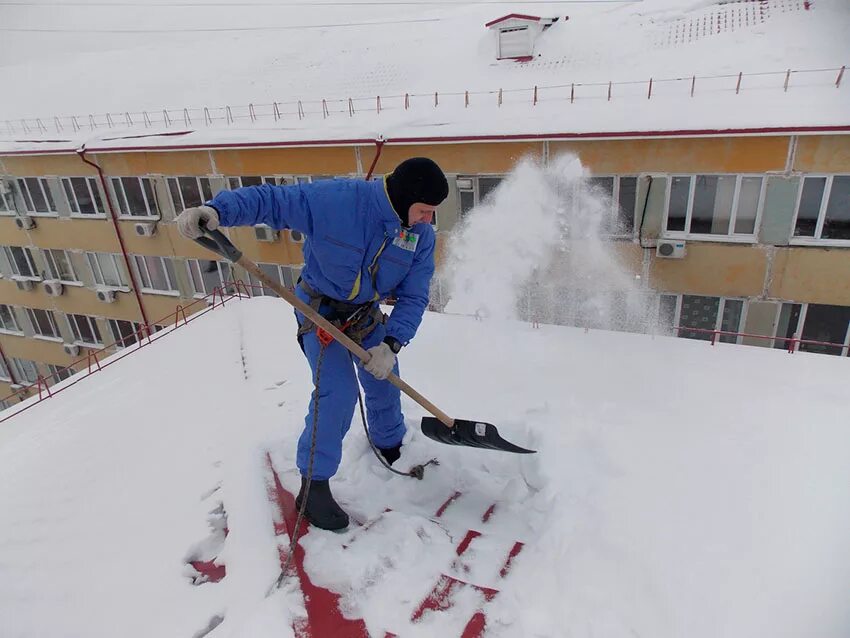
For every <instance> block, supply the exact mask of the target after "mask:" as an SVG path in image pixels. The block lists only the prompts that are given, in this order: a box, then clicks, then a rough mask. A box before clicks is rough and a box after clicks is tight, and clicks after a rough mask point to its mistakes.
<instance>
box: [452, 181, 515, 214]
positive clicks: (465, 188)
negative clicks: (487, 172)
mask: <svg viewBox="0 0 850 638" xmlns="http://www.w3.org/2000/svg"><path fill="white" fill-rule="evenodd" d="M502 179H504V178H502V177H499V176H486V177H483V176H475V175H468V176H464V177H458V178H457V190H458V195H459V197H460V216H461V217H463V216H464V215H466V214H467V213H468V212H469V211H471V210H472V209H473V208H475V207H476V206H478V205H479V204H481V203H482V202H483V201H484V200H485V199H486V198H487V196H488V195H489V194H490V193H492V192H493V191H494V190H495V189H496V187H497V186H498V185H499V184H501V183H502Z"/></svg>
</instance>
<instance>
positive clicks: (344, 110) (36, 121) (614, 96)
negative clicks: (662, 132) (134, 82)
mask: <svg viewBox="0 0 850 638" xmlns="http://www.w3.org/2000/svg"><path fill="white" fill-rule="evenodd" d="M845 67H846V65H843V66H841V67H835V68H824V69H784V70H778V71H765V72H751V73H744V72H743V71H742V72H739V73H730V74H721V75H697V74H693V75H690V76H683V77H663V76H662V77H649V78H643V79H639V80H624V81H613V80H608V81H603V82H570V83H560V84H537V85H533V86H528V87H524V88H511V89H502V88H497V89H489V90H464V91H457V90H453V91H439V90H436V91H434V92H433V93H430V92H429V93H403V94H392V95H374V96H368V97H362V96H361V97H331V98H311V99H297V98H292V99H289V100H283V101H279V102H278V101H275V102H270V103H250V104H243V105H224V106H212V107H209V106H203V107H188V106H184V107H163V108H161V109H156V110H150V111H144V110H143V111H139V110H136V111H129V110H127V111H122V112H111V113H100V114H93V113H89V114H85V115H49V116H40V117H32V116H27V117H24V118H20V119H14V120H9V119H7V120H4V125H3V126H2V127H0V133H2V134H3V135H5V136H8V137H17V136H20V135H39V136H44V135H53V134H67V133H72V134H74V133H80V132H82V131H83V130H86V131H89V132H94V131H108V130H112V129H120V130H127V129H173V128H176V129H184V128H189V127H192V128H198V127H205V128H209V127H216V126H225V127H228V126H234V125H237V124H239V125H242V124H249V125H251V124H254V123H257V122H260V123H263V124H268V123H274V122H279V121H283V120H288V121H291V120H299V121H301V120H305V119H308V118H319V117H321V118H322V119H328V118H332V117H340V116H341V117H349V118H354V117H356V116H357V115H358V114H366V113H368V114H371V115H380V114H381V113H382V112H384V111H408V110H419V111H421V110H424V109H439V108H447V107H451V108H459V107H461V106H462V107H463V108H464V109H475V108H476V107H481V106H489V107H496V108H500V107H501V106H502V105H504V104H512V105H523V104H524V105H527V106H530V107H535V106H537V105H538V104H541V103H544V102H545V103H548V104H558V103H561V104H564V105H568V104H575V103H576V102H583V101H589V100H604V101H608V102H610V101H614V100H618V99H621V98H625V97H629V98H632V99H634V98H644V97H645V99H647V100H652V99H653V98H656V99H657V98H658V97H659V96H661V95H663V96H664V97H671V96H677V97H689V98H695V97H697V96H699V95H705V94H708V93H730V94H731V92H732V91H734V93H735V95H740V94H741V93H746V92H748V91H763V90H765V89H776V90H779V89H780V88H781V89H782V92H783V93H788V92H791V91H800V90H805V89H809V88H812V87H826V86H834V87H835V88H836V89H840V88H841V87H842V85H843V84H846V83H844V82H843V78H844V71H845Z"/></svg>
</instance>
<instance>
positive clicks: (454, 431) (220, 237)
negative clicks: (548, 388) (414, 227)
mask: <svg viewBox="0 0 850 638" xmlns="http://www.w3.org/2000/svg"><path fill="white" fill-rule="evenodd" d="M205 232H206V234H207V236H205V237H200V238H198V239H196V240H195V241H196V242H197V243H199V244H200V245H201V246H203V247H204V248H207V249H208V250H211V251H213V252H214V253H216V254H218V255H220V256H222V257H224V258H225V259H227V260H229V261H231V262H233V263H234V264H239V265H240V266H242V267H243V268H244V269H245V270H247V271H248V272H249V273H251V274H252V275H254V276H255V277H256V278H257V279H259V280H260V281H262V282H263V283H264V284H265V285H266V286H268V287H269V288H271V289H272V290H274V291H275V292H276V293H277V294H278V295H280V296H281V297H282V298H283V299H284V300H286V301H287V302H289V303H290V304H291V305H292V306H294V307H295V308H296V309H297V310H298V311H299V312H301V313H302V314H303V315H304V316H305V317H307V318H308V319H310V321H312V322H313V323H315V324H316V326H318V327H319V328H321V329H323V330H324V331H325V332H327V333H329V334H330V335H331V336H332V337H333V338H334V339H336V340H337V341H339V342H340V343H341V344H342V345H343V347H345V349H346V350H348V351H349V352H351V353H352V354H353V355H354V356H355V357H357V358H358V359H360V360H361V361H363V362H366V361H368V360H369V358H370V356H371V355H369V353H367V352H366V351H365V350H364V349H363V348H361V347H360V346H359V345H358V344H357V343H356V342H354V341H353V340H352V339H351V338H350V337H349V336H348V335H346V334H345V333H344V332H342V331H340V330H339V329H338V328H337V327H336V326H334V325H333V324H332V323H331V322H330V321H328V320H327V319H325V318H324V317H322V316H321V315H320V314H318V313H317V312H315V311H314V310H313V309H312V308H311V307H310V306H309V305H307V304H306V303H304V302H303V301H301V300H300V299H299V298H298V297H296V296H295V294H294V293H293V292H290V291H289V289H287V288H286V287H284V286H282V285H280V284H279V283H278V282H276V281H274V280H272V279H271V278H270V277H268V276H267V275H266V274H265V273H264V272H263V271H262V270H260V269H259V267H258V266H257V264H255V263H254V262H252V261H251V260H250V259H248V258H246V257H244V256H243V255H242V252H241V251H240V250H239V249H238V248H237V247H236V246H234V245H233V244H232V243H231V242H230V240H229V239H228V238H227V237H226V236H225V235H224V234H223V233H222V232H221V231H219V230H206V231H205ZM387 379H388V381H389V382H390V383H392V384H393V385H394V386H395V387H397V388H398V389H399V390H401V391H402V392H404V393H405V394H406V395H407V396H409V397H410V398H411V399H413V400H414V401H416V403H418V404H419V405H421V406H422V407H423V408H425V409H426V410H427V411H428V412H430V413H431V414H433V415H434V416H426V417H422V434H424V435H425V436H427V437H428V438H429V439H433V440H434V441H438V442H440V443H446V444H447V445H464V446H467V447H475V448H483V449H486V450H501V451H503V452H515V453H518V454H533V453H534V452H536V450H527V449H526V448H523V447H520V446H518V445H514V444H513V443H511V442H510V441H506V440H505V439H503V438H502V437H501V436H500V435H499V431H498V430H497V429H496V426H495V425H493V424H492V423H483V422H481V421H467V420H465V419H453V418H451V417H450V416H449V415H447V414H446V413H445V412H443V411H442V410H440V409H439V408H438V407H437V406H435V405H434V404H433V403H431V402H430V401H429V400H428V399H426V398H425V397H423V396H422V395H421V394H419V393H418V392H417V391H416V390H414V389H413V388H411V387H410V386H409V385H408V384H407V383H406V382H405V381H403V380H402V379H401V378H400V377H398V376H397V375H395V374H393V373H390V376H389V377H388V378H387Z"/></svg>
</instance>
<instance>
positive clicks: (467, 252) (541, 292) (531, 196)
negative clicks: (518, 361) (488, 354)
mask: <svg viewBox="0 0 850 638" xmlns="http://www.w3.org/2000/svg"><path fill="white" fill-rule="evenodd" d="M588 178H589V171H588V170H587V169H585V168H584V167H583V166H582V165H581V162H580V160H579V159H578V157H576V156H574V155H571V154H565V155H562V156H559V157H557V158H554V159H553V160H552V161H551V162H550V163H549V164H548V165H547V166H545V167H544V166H540V165H539V164H538V163H536V162H535V161H533V160H531V159H525V160H523V161H522V162H520V163H519V164H518V165H517V167H516V168H515V169H514V170H513V171H512V172H511V173H510V174H509V175H508V176H507V177H506V179H505V180H504V181H503V182H502V183H501V184H500V185H499V186H498V187H497V188H496V189H495V190H494V191H493V192H492V193H491V194H490V195H489V196H488V198H487V199H486V200H485V201H484V202H483V203H481V204H480V205H479V206H477V207H476V208H475V209H473V210H472V211H470V212H469V213H468V214H467V215H466V217H465V219H464V220H463V222H462V223H461V224H460V225H459V226H458V228H456V229H455V230H454V231H453V232H452V236H451V238H450V241H449V245H448V254H447V259H446V263H445V266H444V268H443V271H442V272H441V273H440V274H439V277H440V278H441V280H442V281H443V282H444V286H443V288H444V289H445V290H447V291H448V293H447V294H449V295H450V296H451V301H449V303H448V304H447V306H446V310H447V311H448V312H453V313H459V314H468V315H476V316H478V317H486V318H492V319H496V320H511V319H519V318H526V319H536V320H538V321H546V322H548V323H567V324H572V325H579V324H581V325H592V326H593V327H596V328H603V329H615V328H620V329H624V328H625V329H631V330H639V329H640V328H641V327H645V318H646V317H647V316H648V315H649V307H650V303H651V300H652V296H651V295H649V294H640V293H641V292H642V291H641V289H640V287H639V286H638V283H639V279H638V280H636V279H635V278H634V276H633V275H630V274H629V272H628V268H627V267H626V266H625V265H624V264H623V263H622V260H621V256H620V253H619V252H618V251H617V244H616V243H615V242H612V241H611V240H610V236H611V235H612V234H614V235H616V234H618V233H617V232H616V231H617V223H618V221H617V216H616V214H615V211H614V207H613V205H612V202H611V199H610V197H609V196H608V195H606V194H605V193H604V192H601V190H600V189H598V188H595V187H594V186H593V185H592V183H591V182H589V181H588ZM643 292H646V291H643ZM612 293H614V294H612ZM620 301H622V302H623V303H622V304H621V303H619V302H620ZM656 304H657V301H656Z"/></svg>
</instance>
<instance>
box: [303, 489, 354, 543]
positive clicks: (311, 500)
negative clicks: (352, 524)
mask: <svg viewBox="0 0 850 638" xmlns="http://www.w3.org/2000/svg"><path fill="white" fill-rule="evenodd" d="M306 485H307V479H306V478H304V477H303V476H302V477H301V489H300V490H299V491H298V496H296V497H295V507H296V508H297V509H298V510H299V511H300V510H301V500H302V497H303V495H304V488H305V487H306ZM304 516H306V517H307V520H308V521H310V523H312V524H313V525H315V526H316V527H319V528H321V529H327V530H330V531H332V532H337V531H340V530H343V529H345V528H346V527H348V514H346V513H345V511H344V510H343V509H342V508H341V507H340V506H339V504H338V503H337V502H336V501H335V500H334V497H333V494H331V486H330V482H329V481H317V480H316V479H313V480H312V481H310V493H309V494H308V495H307V506H306V507H305V508H304Z"/></svg>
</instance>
